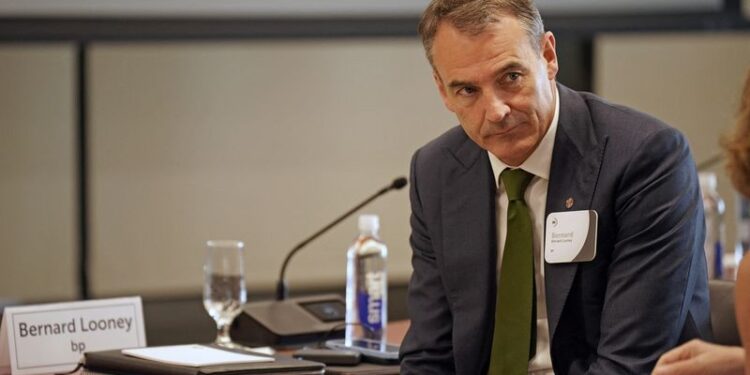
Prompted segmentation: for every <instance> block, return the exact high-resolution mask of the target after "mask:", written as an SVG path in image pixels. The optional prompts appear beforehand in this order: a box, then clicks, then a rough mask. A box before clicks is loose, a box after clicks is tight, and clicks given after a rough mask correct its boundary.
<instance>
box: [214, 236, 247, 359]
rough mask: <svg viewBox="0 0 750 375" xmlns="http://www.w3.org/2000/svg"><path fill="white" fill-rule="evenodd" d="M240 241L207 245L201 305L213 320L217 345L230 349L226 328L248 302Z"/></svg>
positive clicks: (219, 241) (218, 241)
mask: <svg viewBox="0 0 750 375" xmlns="http://www.w3.org/2000/svg"><path fill="white" fill-rule="evenodd" d="M244 247H245V245H244V244H243V243H242V241H234V240H211V241H208V242H206V261H205V264H204V266H203V274H204V282H203V306H204V307H205V308H206V311H208V315H211V317H212V318H213V319H214V320H215V321H216V328H217V334H216V341H215V342H216V344H218V345H222V346H233V343H232V338H231V337H229V327H230V326H231V324H232V321H233V320H234V318H235V317H236V316H237V315H239V313H240V312H241V311H242V305H244V304H245V302H246V301H247V295H246V294H247V292H246V290H245V272H244V263H243V260H242V253H243V248H244Z"/></svg>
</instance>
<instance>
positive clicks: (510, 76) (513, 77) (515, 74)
mask: <svg viewBox="0 0 750 375" xmlns="http://www.w3.org/2000/svg"><path fill="white" fill-rule="evenodd" d="M507 78H508V81H511V82H515V81H518V80H519V79H520V78H521V73H518V72H510V73H508V75H507Z"/></svg>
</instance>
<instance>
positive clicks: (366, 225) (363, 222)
mask: <svg viewBox="0 0 750 375" xmlns="http://www.w3.org/2000/svg"><path fill="white" fill-rule="evenodd" d="M379 228H380V218H379V217H378V215H359V231H360V232H365V231H367V232H377V231H378V229H379Z"/></svg>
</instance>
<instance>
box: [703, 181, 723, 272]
mask: <svg viewBox="0 0 750 375" xmlns="http://www.w3.org/2000/svg"><path fill="white" fill-rule="evenodd" d="M698 179H699V181H700V186H701V193H702V195H703V210H704V211H705V215H706V242H705V243H704V244H703V249H704V251H705V252H706V263H707V264H708V278H709V279H720V278H721V277H722V263H723V261H724V243H725V239H724V211H725V210H726V207H725V206H724V200H723V199H721V196H719V193H718V192H717V191H716V174H715V173H712V172H701V173H699V174H698Z"/></svg>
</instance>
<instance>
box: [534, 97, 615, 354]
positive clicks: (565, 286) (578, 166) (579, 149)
mask: <svg viewBox="0 0 750 375" xmlns="http://www.w3.org/2000/svg"><path fill="white" fill-rule="evenodd" d="M557 87H558V93H559V95H560V116H559V122H558V129H557V135H556V136H555V147H554V150H553V151H552V164H551V166H550V180H549V188H548V191H547V205H546V210H545V211H546V212H545V217H546V216H547V215H549V214H550V213H552V212H560V211H577V210H588V209H591V204H592V199H593V195H594V190H595V189H596V183H597V180H598V177H599V170H600V167H601V163H602V155H603V153H604V148H605V147H606V143H607V142H606V140H607V139H606V137H604V138H603V139H604V140H603V141H602V142H600V141H598V140H597V137H596V134H594V128H593V126H592V122H591V117H590V114H589V111H588V107H587V105H586V103H585V102H584V100H583V99H582V98H581V97H580V96H579V95H578V94H577V93H576V92H574V91H572V90H570V89H568V88H566V87H565V86H562V85H558V86H557ZM571 204H572V205H571ZM568 206H570V207H568ZM578 267H579V264H578V263H563V264H548V263H546V262H545V267H544V271H545V276H544V279H545V287H546V294H547V319H548V322H549V330H550V339H553V338H554V335H555V330H556V329H557V324H558V323H559V321H560V315H561V314H562V310H563V307H564V306H565V301H566V300H567V297H568V294H569V292H570V288H571V286H572V284H573V281H574V279H575V275H576V272H577V270H578Z"/></svg>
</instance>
